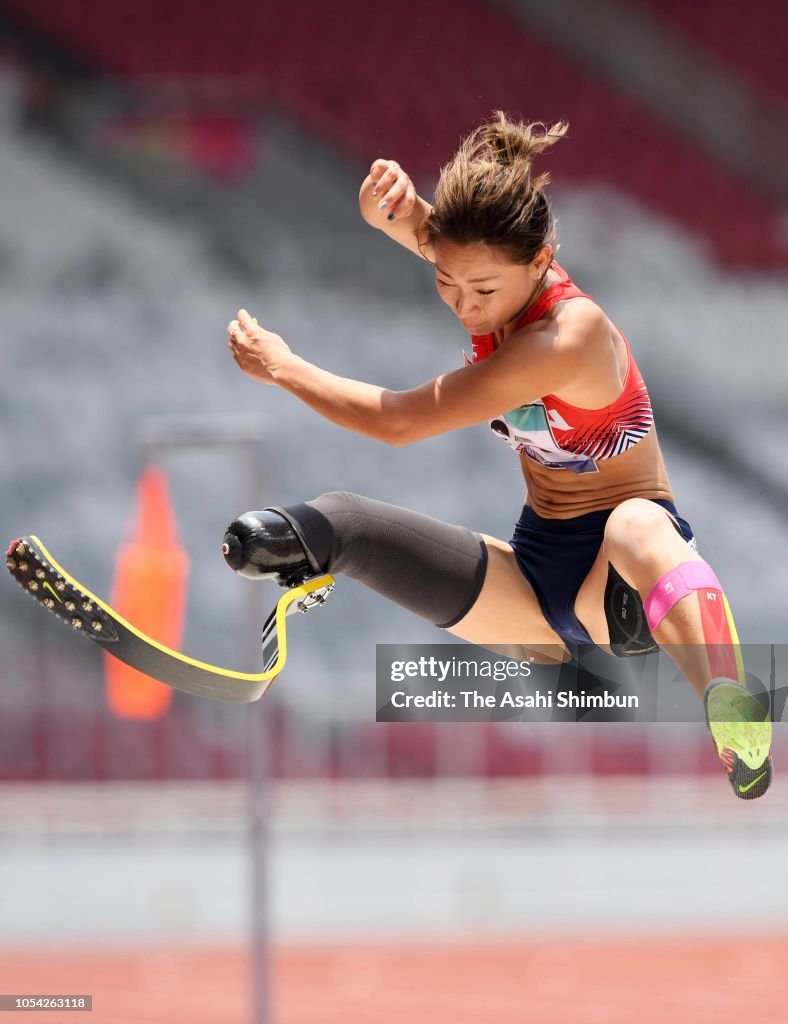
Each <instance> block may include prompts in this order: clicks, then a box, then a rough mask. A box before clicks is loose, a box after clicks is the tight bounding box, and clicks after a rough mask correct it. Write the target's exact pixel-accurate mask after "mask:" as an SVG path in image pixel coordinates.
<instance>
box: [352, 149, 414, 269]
mask: <svg viewBox="0 0 788 1024" xmlns="http://www.w3.org/2000/svg"><path fill="white" fill-rule="evenodd" d="M358 202H359V206H360V207H361V216H362V217H363V218H364V220H365V221H366V222H367V224H371V225H372V227H373V228H378V229H379V230H380V231H382V232H383V233H384V234H386V235H388V236H389V238H392V239H393V240H394V241H395V242H399V244H400V245H404V246H405V248H406V249H410V251H411V252H415V253H416V255H417V256H421V257H423V258H424V259H427V260H431V254H430V252H429V249H428V248H426V247H425V239H424V222H425V221H426V219H427V217H428V216H429V215H430V212H431V210H432V207H431V206H430V204H429V203H428V202H427V201H426V200H424V199H422V198H421V196H419V195H417V194H416V189H415V188H414V186H413V182H412V181H411V180H410V177H409V176H408V175H407V174H406V173H405V171H403V170H402V168H401V167H400V165H399V164H398V163H397V161H396V160H376V161H375V162H374V163H373V165H372V167H371V168H370V171H369V174H368V175H367V177H366V178H365V179H364V182H363V184H362V186H361V191H360V192H359V197H358Z"/></svg>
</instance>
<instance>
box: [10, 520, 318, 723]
mask: <svg viewBox="0 0 788 1024" xmlns="http://www.w3.org/2000/svg"><path fill="white" fill-rule="evenodd" d="M6 567H7V568H8V571H9V572H10V573H11V575H12V576H13V577H14V579H15V580H16V582H17V583H18V584H19V585H20V587H22V588H23V590H25V591H26V593H28V594H29V595H30V596H31V597H32V598H34V600H36V601H37V602H38V603H39V604H40V605H41V606H42V607H43V608H46V609H47V610H48V611H50V612H52V613H53V614H54V615H56V616H57V617H58V618H59V619H61V620H62V621H63V622H65V623H66V624H67V625H68V626H70V627H71V628H72V629H73V630H74V632H78V633H81V634H82V635H83V636H87V637H89V638H90V639H91V640H93V641H94V643H97V644H98V645H99V646H100V647H103V648H104V650H105V651H107V653H108V654H111V655H113V656H114V657H116V658H119V659H120V660H121V661H124V662H125V663H126V664H127V665H131V667H132V668H136V669H137V670H138V671H140V672H143V673H144V674H145V675H148V676H151V677H153V678H154V679H158V680H160V681H161V682H162V683H166V684H167V685H168V686H172V687H174V688H175V689H176V690H183V691H184V692H185V693H193V694H196V695H197V696H198V697H209V698H210V699H211V700H222V701H230V702H232V703H236V704H245V703H249V702H251V701H255V700H259V698H260V697H262V695H263V694H264V693H265V692H266V690H267V689H268V687H269V686H270V685H271V683H272V681H273V680H274V678H275V677H276V676H277V675H279V673H280V672H281V671H282V669H283V668H284V664H285V661H286V659H287V630H286V626H285V619H286V617H287V616H288V615H291V614H292V613H293V612H296V611H300V612H305V611H308V610H309V609H310V608H314V607H315V606H318V605H321V604H323V603H324V602H325V600H326V598H327V597H328V595H329V594H330V593H331V591H332V590H333V588H334V578H333V577H332V576H329V575H328V574H324V575H321V576H313V577H312V578H311V579H308V580H305V581H304V582H303V583H302V584H301V585H300V586H297V587H293V588H291V589H290V590H287V591H286V592H285V593H284V594H283V595H282V597H280V598H279V601H278V602H277V605H276V607H275V608H274V610H273V611H272V612H271V614H270V615H269V617H268V619H267V620H266V623H265V626H264V627H263V635H262V643H263V671H262V672H258V673H253V672H237V671H235V670H233V669H228V668H222V667H221V666H219V665H209V664H208V663H207V662H204V661H197V660H196V659H195V658H190V657H188V656H187V655H185V654H181V653H180V652H179V651H174V650H172V649H171V648H169V647H165V646H164V644H161V643H159V642H158V641H157V640H154V639H153V638H152V637H149V636H146V635H145V633H143V632H141V631H140V630H139V629H137V628H136V627H135V626H133V625H132V624H131V623H130V622H127V621H126V620H125V619H124V618H123V617H122V616H121V615H119V614H118V613H117V612H116V611H115V610H114V609H113V608H110V606H109V605H108V604H105V603H104V602H103V601H102V600H101V599H100V598H98V597H96V596H95V594H92V593H91V592H90V591H89V590H88V589H87V588H86V587H84V586H83V585H82V584H81V583H79V582H78V581H77V580H75V579H74V577H73V576H71V575H69V573H67V572H66V570H65V569H63V568H62V566H60V565H58V563H57V562H56V561H55V559H54V558H53V557H52V555H50V553H49V552H48V551H47V549H46V548H45V547H44V545H43V544H42V543H41V541H40V540H39V539H38V537H35V536H30V537H21V538H20V539H18V540H15V541H13V542H12V543H11V544H10V545H9V547H8V550H7V551H6Z"/></svg>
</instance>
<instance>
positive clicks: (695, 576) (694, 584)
mask: <svg viewBox="0 0 788 1024" xmlns="http://www.w3.org/2000/svg"><path fill="white" fill-rule="evenodd" d="M707 587H708V589H709V590H720V591H721V590H722V587H721V586H720V581H719V580H718V579H717V577H716V575H715V573H714V570H713V569H712V567H711V566H710V565H707V564H706V562H682V563H681V565H677V566H676V568H675V569H671V570H670V572H666V573H665V575H664V576H661V577H660V578H659V579H658V580H657V582H656V583H655V584H654V587H653V589H652V591H651V593H650V594H649V595H648V597H647V598H646V600H645V601H644V602H643V608H644V610H645V612H646V622H648V628H649V629H650V630H651V632H652V633H653V632H654V630H655V629H656V628H657V626H658V625H659V624H660V622H662V620H663V619H664V618H665V616H666V615H667V614H668V612H669V611H670V609H671V608H672V607H673V605H674V604H675V603H676V602H677V601H680V600H681V599H682V597H686V596H687V595H688V594H691V593H692V592H693V590H705V589H706V588H707Z"/></svg>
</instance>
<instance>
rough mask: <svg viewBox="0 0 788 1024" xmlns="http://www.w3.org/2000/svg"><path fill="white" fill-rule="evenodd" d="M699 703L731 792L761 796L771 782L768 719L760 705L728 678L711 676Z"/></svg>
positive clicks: (750, 797)
mask: <svg viewBox="0 0 788 1024" xmlns="http://www.w3.org/2000/svg"><path fill="white" fill-rule="evenodd" d="M703 705H704V707H705V709H706V723H707V724H708V727H709V729H710V731H711V735H712V738H713V739H714V745H715V746H716V748H717V753H718V754H719V757H720V760H721V761H722V763H723V764H724V765H725V770H726V771H727V773H728V778H729V779H730V783H731V785H732V786H733V792H734V793H735V794H736V796H737V797H739V799H741V800H755V799H756V798H757V797H759V796H763V794H764V793H765V792H766V790H767V789H768V788H769V786H770V785H771V781H772V757H771V754H770V753H769V748H770V746H771V743H772V722H771V719H770V718H769V714H768V712H767V711H766V709H765V708H764V706H763V704H761V702H760V701H759V700H758V699H757V698H756V697H755V696H754V695H753V694H752V693H750V692H749V690H747V689H746V688H745V687H743V686H741V685H740V684H739V683H735V682H733V680H731V679H712V681H711V682H710V683H709V685H708V686H707V687H706V693H705V694H704V698H703Z"/></svg>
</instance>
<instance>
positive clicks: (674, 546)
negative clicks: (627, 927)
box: [223, 112, 772, 799]
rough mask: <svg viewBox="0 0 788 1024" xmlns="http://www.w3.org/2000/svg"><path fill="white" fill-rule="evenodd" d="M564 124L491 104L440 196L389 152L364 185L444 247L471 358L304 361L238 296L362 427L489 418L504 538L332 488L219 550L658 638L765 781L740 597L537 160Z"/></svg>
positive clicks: (242, 320)
mask: <svg viewBox="0 0 788 1024" xmlns="http://www.w3.org/2000/svg"><path fill="white" fill-rule="evenodd" d="M566 131H567V125H566V124H565V123H563V122H559V123H557V124H554V125H553V126H552V127H551V128H549V129H547V128H546V127H545V126H544V125H539V124H519V123H514V122H512V121H511V120H509V119H508V118H507V117H506V116H505V115H504V114H503V113H501V112H498V113H497V114H496V115H495V116H494V117H493V118H492V119H491V120H490V122H489V123H487V124H484V125H482V126H481V127H479V128H478V129H476V130H475V131H474V132H472V133H471V134H470V135H469V136H468V138H466V139H465V140H464V141H463V143H462V145H461V146H460V149H459V151H458V152H457V153H456V155H455V156H454V158H453V159H452V160H451V161H450V163H449V164H448V165H447V166H446V167H444V168H443V170H442V171H441V175H440V179H439V182H438V185H437V189H436V194H435V202H434V205H432V206H430V204H429V203H427V202H426V201H425V200H424V199H422V198H420V197H419V196H418V195H417V194H416V191H415V189H414V186H413V183H412V182H411V180H410V178H409V176H408V175H407V174H406V173H405V171H404V170H403V169H402V168H401V167H400V166H399V165H398V164H397V163H396V162H395V161H393V160H382V159H380V160H376V161H375V162H374V163H373V165H372V168H371V170H370V174H369V176H368V177H367V178H366V180H365V181H364V183H363V185H362V187H361V193H360V205H361V211H362V215H363V216H364V218H365V220H366V221H367V222H368V223H369V224H371V225H372V226H373V227H377V228H379V229H380V230H382V231H383V232H384V233H385V234H386V235H388V237H389V238H391V239H393V240H394V241H395V242H398V243H399V244H400V245H404V246H405V247H406V248H408V249H410V250H412V251H413V252H414V253H415V254H416V255H418V256H420V257H422V258H423V259H426V260H428V261H429V262H430V263H431V264H433V266H434V268H435V283H436V287H437V290H438V294H439V296H440V298H441V299H442V300H443V301H444V302H445V303H446V304H447V305H448V306H449V307H450V309H451V310H452V311H453V312H454V314H455V315H456V316H457V318H458V320H459V321H460V323H461V325H462V327H463V328H464V329H465V331H467V333H468V334H469V335H470V336H471V343H472V351H473V358H472V360H468V361H466V362H467V364H466V365H465V366H464V367H462V368H459V369H455V370H453V371H451V372H449V373H445V374H442V375H440V376H439V377H436V378H435V379H434V380H430V381H427V382H426V383H425V384H422V385H421V386H420V387H414V388H412V389H410V390H407V391H391V390H388V389H386V388H383V387H377V386H375V385H373V384H366V383H362V382H360V381H356V380H350V379H346V378H343V377H338V376H335V375H334V374H332V373H328V372H326V371H325V370H322V369H319V368H318V367H317V366H315V365H313V364H311V363H308V362H306V361H305V360H304V359H301V358H300V357H299V356H297V355H296V354H295V353H293V352H292V351H291V350H290V348H289V347H288V345H287V344H286V343H285V342H284V341H283V339H282V338H281V337H279V336H278V335H276V334H273V333H271V332H270V331H267V330H264V329H263V327H261V326H259V325H258V324H257V321H256V320H254V319H253V318H252V317H250V316H249V314H248V313H247V312H246V311H245V310H241V311H240V312H239V314H238V317H237V319H235V320H233V321H231V323H230V324H229V325H228V328H227V330H228V334H229V343H228V344H229V348H230V350H231V352H232V354H233V356H234V358H235V361H236V363H237V364H238V366H239V367H240V368H241V370H243V372H244V373H246V374H248V375H249V376H250V377H253V378H254V379H255V380H259V381H262V382H264V383H267V384H276V385H278V386H279V387H281V388H284V389H285V390H287V391H289V392H290V393H291V394H293V395H294V396H295V397H296V398H298V399H300V400H301V401H302V402H305V403H306V404H307V405H309V406H310V407H311V408H312V409H314V410H316V411H317V412H318V413H320V414H321V415H322V416H324V417H326V418H327V419H329V420H331V421H333V422H334V423H338V424H339V425H340V426H343V427H346V428H347V429H349V430H353V431H356V432H358V433H361V434H366V435H367V436H369V437H374V438H377V439H379V440H381V441H386V442H388V443H390V444H396V445H405V444H409V443H410V442H412V441H419V440H421V439H422V438H425V437H430V436H432V435H435V434H442V433H446V432H448V431H451V430H456V429H459V428H462V427H467V426H470V425H471V424H476V423H481V422H483V421H485V420H486V421H488V422H489V425H490V426H491V427H492V429H493V431H494V432H495V433H496V434H498V435H499V436H500V437H501V438H503V440H504V441H505V442H506V443H507V444H508V445H509V446H510V447H511V448H512V449H513V450H514V452H515V453H517V455H519V459H520V464H521V467H522V472H523V475H524V477H525V483H526V487H527V495H526V499H525V505H524V507H523V509H522V513H521V515H520V518H519V521H518V522H517V524H516V525H515V527H514V536H513V537H512V539H511V541H510V542H509V543H505V542H503V541H501V540H498V539H496V538H495V537H490V536H488V535H486V534H478V533H474V532H472V531H470V530H468V529H465V528H464V527H461V526H454V525H450V524H447V523H443V522H440V521H438V520H435V519H432V518H430V517H428V516H424V515H421V514H419V513H416V512H412V511H409V510H407V509H402V508H399V507H397V506H393V505H388V504H385V503H383V502H380V501H376V500H373V499H370V498H366V497H362V496H359V495H355V494H348V493H344V492H332V493H329V494H323V495H321V496H320V497H318V498H315V499H314V500H312V501H306V502H303V503H301V504H298V505H291V506H288V507H287V508H269V509H265V510H264V511H261V512H250V513H247V514H246V515H244V516H241V517H240V518H239V519H237V520H235V521H234V522H233V523H232V524H231V525H230V527H229V528H228V530H227V532H226V534H225V538H224V545H223V551H224V554H225V558H226V560H227V562H228V564H229V565H230V566H231V567H232V568H233V569H235V570H236V571H238V572H241V573H242V574H243V575H246V576H251V577H253V578H257V579H260V578H272V579H275V580H277V582H279V583H280V584H282V585H283V586H292V585H295V584H297V583H299V582H301V580H302V579H304V578H305V577H306V576H309V575H313V574H314V573H317V572H330V573H332V574H336V573H339V574H342V573H344V574H346V575H349V576H352V577H354V578H355V579H358V580H360V581H362V582H363V583H365V584H367V585H368V586H370V587H371V588H373V589H374V590H376V591H377V592H378V593H380V594H383V595H384V596H386V597H388V598H390V599H391V600H393V601H395V602H397V603H398V604H400V605H402V606H403V607H405V608H408V609H410V610H411V611H413V612H415V613H416V614H417V615H420V616H422V617H424V618H427V619H429V620H430V621H431V622H433V623H434V624H435V625H437V626H439V627H440V628H442V629H446V630H448V631H449V632H451V633H454V634H455V635H457V636H459V637H462V638H463V639H465V640H467V641H470V642H471V643H475V644H480V645H483V646H486V647H497V648H498V649H499V650H500V649H502V645H525V646H527V647H528V648H529V649H531V650H538V651H541V652H542V654H544V651H545V649H549V648H552V649H553V650H555V648H556V646H558V647H559V648H561V649H562V650H563V651H567V645H575V644H584V643H585V644H588V643H592V644H596V645H597V646H598V647H600V648H602V649H604V650H606V651H607V652H608V653H611V654H613V655H617V656H627V655H633V654H638V653H642V652H646V651H648V650H654V649H655V647H656V646H657V645H659V646H662V645H665V647H666V649H667V652H668V653H669V654H670V656H671V657H672V658H673V660H674V661H675V662H676V663H677V664H678V666H679V667H680V669H681V670H682V672H683V673H684V675H685V676H686V678H687V679H688V680H689V682H690V683H691V685H692V686H693V687H694V689H695V690H696V692H697V693H698V695H699V696H700V697H701V698H703V699H704V701H705V706H706V715H707V720H708V722H709V726H710V728H711V731H712V735H713V738H714V741H715V745H716V748H717V752H718V754H719V757H720V759H721V760H722V762H723V764H724V766H725V768H726V771H727V773H728V777H729V779H730V782H731V784H732V786H733V789H734V792H735V793H736V795H737V796H739V797H741V798H743V799H753V798H754V797H759V796H761V795H762V794H763V793H765V792H766V790H767V789H768V787H769V784H770V782H771V776H772V767H771V756H770V753H769V748H770V743H771V722H770V721H769V720H768V717H766V715H765V711H764V709H763V708H762V706H761V704H760V703H759V701H758V700H756V698H755V697H754V696H753V695H752V694H750V693H749V692H748V691H747V688H746V685H745V677H744V670H743V666H742V663H741V657H740V654H739V649H738V639H737V637H736V632H735V627H734V625H733V620H732V617H731V612H730V608H729V605H728V602H727V600H726V598H725V595H724V593H723V590H722V587H721V585H720V583H719V581H718V579H717V577H716V576H715V574H714V572H713V571H712V569H711V568H710V566H709V565H708V564H707V563H706V562H704V561H703V559H702V558H701V557H700V555H699V554H698V551H697V547H696V545H695V541H694V538H693V534H692V530H691V528H690V526H689V524H688V523H687V522H686V521H685V520H684V519H682V518H681V516H680V515H679V514H678V511H677V509H676V507H675V505H674V496H673V492H672V490H671V486H670V483H669V481H668V476H667V473H666V470H665V464H664V461H663V458H662V453H661V451H660V447H659V442H658V440H657V434H656V429H655V427H654V418H653V414H652V409H651V402H650V400H649V395H648V391H647V390H646V385H645V384H644V382H643V378H642V376H641V374H640V372H639V370H638V367H637V364H636V362H635V360H634V358H633V356H632V354H631V351H630V348H629V344H628V343H627V340H626V338H625V337H624V336H623V334H621V332H620V331H619V330H618V329H617V328H616V327H615V326H614V325H613V324H612V323H611V322H610V320H608V318H607V316H606V315H605V314H604V312H603V311H602V310H601V309H600V308H599V306H598V305H597V304H596V303H595V302H594V301H593V299H591V298H590V297H589V296H588V295H585V294H584V293H583V292H582V291H581V290H580V289H579V288H578V287H577V286H576V285H575V284H574V283H573V282H572V281H571V280H570V278H569V277H568V275H567V273H566V272H565V270H564V269H563V268H562V267H561V266H560V265H559V264H558V263H557V262H556V259H555V256H556V252H557V246H556V243H555V228H554V223H553V220H552V215H551V209H550V205H549V202H548V199H547V196H546V195H545V186H546V185H547V183H548V180H549V178H548V176H547V175H546V174H543V175H541V176H540V177H536V178H534V176H533V174H532V163H533V160H534V157H536V156H537V155H538V154H540V153H542V152H543V151H544V150H546V149H548V148H549V147H550V146H552V145H553V144H554V143H556V142H557V141H558V140H559V139H561V138H562V137H563V136H564V135H565V133H566ZM518 649H519V650H522V647H520V648H518Z"/></svg>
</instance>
